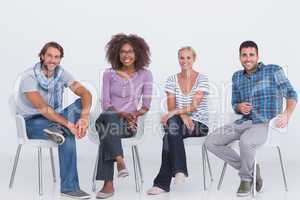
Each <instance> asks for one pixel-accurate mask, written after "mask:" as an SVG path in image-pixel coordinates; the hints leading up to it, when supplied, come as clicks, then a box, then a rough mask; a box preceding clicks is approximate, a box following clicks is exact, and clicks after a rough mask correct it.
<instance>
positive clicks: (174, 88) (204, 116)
mask: <svg viewBox="0 0 300 200" xmlns="http://www.w3.org/2000/svg"><path fill="white" fill-rule="evenodd" d="M165 91H166V92H170V93H173V94H175V98H176V108H183V107H186V106H189V105H191V104H192V100H193V97H194V95H195V93H196V92H197V91H203V92H204V96H203V98H202V101H201V102H200V104H199V106H198V108H197V110H196V111H194V112H192V113H191V114H190V116H191V118H192V119H193V120H194V121H197V122H201V123H203V124H205V125H206V126H208V97H207V96H208V94H209V85H208V78H207V76H206V75H203V74H198V76H197V79H196V81H195V84H194V85H193V87H192V89H191V91H190V92H189V93H188V94H183V93H182V91H181V89H180V86H179V82H178V78H177V74H175V75H172V76H169V77H168V78H167V81H166V84H165Z"/></svg>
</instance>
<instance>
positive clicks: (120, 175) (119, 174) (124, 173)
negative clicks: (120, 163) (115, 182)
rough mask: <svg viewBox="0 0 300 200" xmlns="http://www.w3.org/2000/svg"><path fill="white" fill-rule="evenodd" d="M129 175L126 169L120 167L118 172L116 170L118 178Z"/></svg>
mask: <svg viewBox="0 0 300 200" xmlns="http://www.w3.org/2000/svg"><path fill="white" fill-rule="evenodd" d="M127 176H129V172H128V169H126V168H125V169H121V170H120V171H119V172H118V178H125V177H127Z"/></svg>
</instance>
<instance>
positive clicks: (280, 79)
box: [274, 67, 298, 101]
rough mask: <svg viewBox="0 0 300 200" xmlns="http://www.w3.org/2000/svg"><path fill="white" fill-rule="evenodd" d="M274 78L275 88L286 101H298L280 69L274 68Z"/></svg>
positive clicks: (295, 93)
mask: <svg viewBox="0 0 300 200" xmlns="http://www.w3.org/2000/svg"><path fill="white" fill-rule="evenodd" d="M274 78H275V82H276V84H277V86H278V87H279V89H280V91H281V92H282V94H283V96H284V97H285V98H286V99H294V100H295V101H298V96H297V92H296V91H295V89H294V88H293V86H292V84H291V83H290V81H289V80H288V78H287V77H286V75H285V73H284V71H283V69H282V68H281V67H278V68H276V70H275V72H274Z"/></svg>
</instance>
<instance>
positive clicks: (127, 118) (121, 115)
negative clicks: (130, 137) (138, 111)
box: [119, 112, 133, 122]
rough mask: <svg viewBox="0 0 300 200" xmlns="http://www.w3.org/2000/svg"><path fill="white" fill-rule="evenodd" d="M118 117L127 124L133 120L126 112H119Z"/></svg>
mask: <svg viewBox="0 0 300 200" xmlns="http://www.w3.org/2000/svg"><path fill="white" fill-rule="evenodd" d="M119 116H120V117H121V118H123V119H125V120H126V121H127V122H130V121H132V120H133V116H132V114H131V113H128V112H119Z"/></svg>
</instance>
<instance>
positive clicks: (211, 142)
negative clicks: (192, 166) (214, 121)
mask: <svg viewBox="0 0 300 200" xmlns="http://www.w3.org/2000/svg"><path fill="white" fill-rule="evenodd" d="M204 145H205V146H206V148H207V149H208V150H209V151H210V152H212V151H213V149H214V147H215V146H216V143H215V140H214V139H213V136H212V135H208V136H207V137H206V139H205V141H204Z"/></svg>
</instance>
